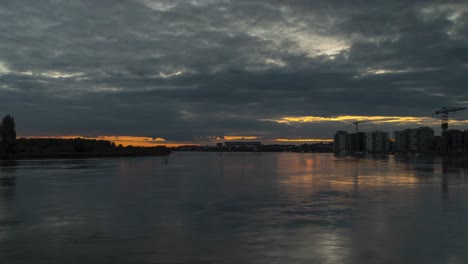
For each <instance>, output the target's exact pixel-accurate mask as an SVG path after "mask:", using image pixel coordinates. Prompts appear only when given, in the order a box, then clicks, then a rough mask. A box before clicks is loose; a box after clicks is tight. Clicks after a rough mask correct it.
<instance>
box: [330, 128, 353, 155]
mask: <svg viewBox="0 0 468 264" xmlns="http://www.w3.org/2000/svg"><path fill="white" fill-rule="evenodd" d="M349 141H350V138H349V134H348V133H347V132H346V131H338V132H336V133H335V135H334V136H333V152H335V153H347V152H348V149H349V145H350V142H349Z"/></svg>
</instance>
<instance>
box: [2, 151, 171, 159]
mask: <svg viewBox="0 0 468 264" xmlns="http://www.w3.org/2000/svg"><path fill="white" fill-rule="evenodd" d="M170 154H171V152H167V153H166V152H159V153H128V152H127V153H92V152H77V153H70V152H69V153H67V152H63V153H18V154H13V155H3V156H1V157H0V160H38V159H86V158H131V157H135V158H136V157H164V156H169V155H170Z"/></svg>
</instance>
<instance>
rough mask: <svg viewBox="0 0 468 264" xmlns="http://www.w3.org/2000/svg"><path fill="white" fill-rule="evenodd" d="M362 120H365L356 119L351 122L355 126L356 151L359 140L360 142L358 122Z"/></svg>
mask: <svg viewBox="0 0 468 264" xmlns="http://www.w3.org/2000/svg"><path fill="white" fill-rule="evenodd" d="M362 122H365V121H356V122H353V125H355V126H356V150H355V151H356V152H358V151H359V150H360V148H359V142H360V139H359V124H360V123H362Z"/></svg>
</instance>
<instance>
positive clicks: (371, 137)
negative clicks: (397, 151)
mask: <svg viewBox="0 0 468 264" xmlns="http://www.w3.org/2000/svg"><path fill="white" fill-rule="evenodd" d="M365 150H366V152H369V153H386V152H388V150H389V137H388V132H381V131H373V132H369V133H366V147H365Z"/></svg>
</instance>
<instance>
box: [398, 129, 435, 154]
mask: <svg viewBox="0 0 468 264" xmlns="http://www.w3.org/2000/svg"><path fill="white" fill-rule="evenodd" d="M433 143H434V130H433V129H432V128H430V127H419V128H416V129H405V130H402V131H396V132H395V151H397V152H427V151H431V150H433Z"/></svg>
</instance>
